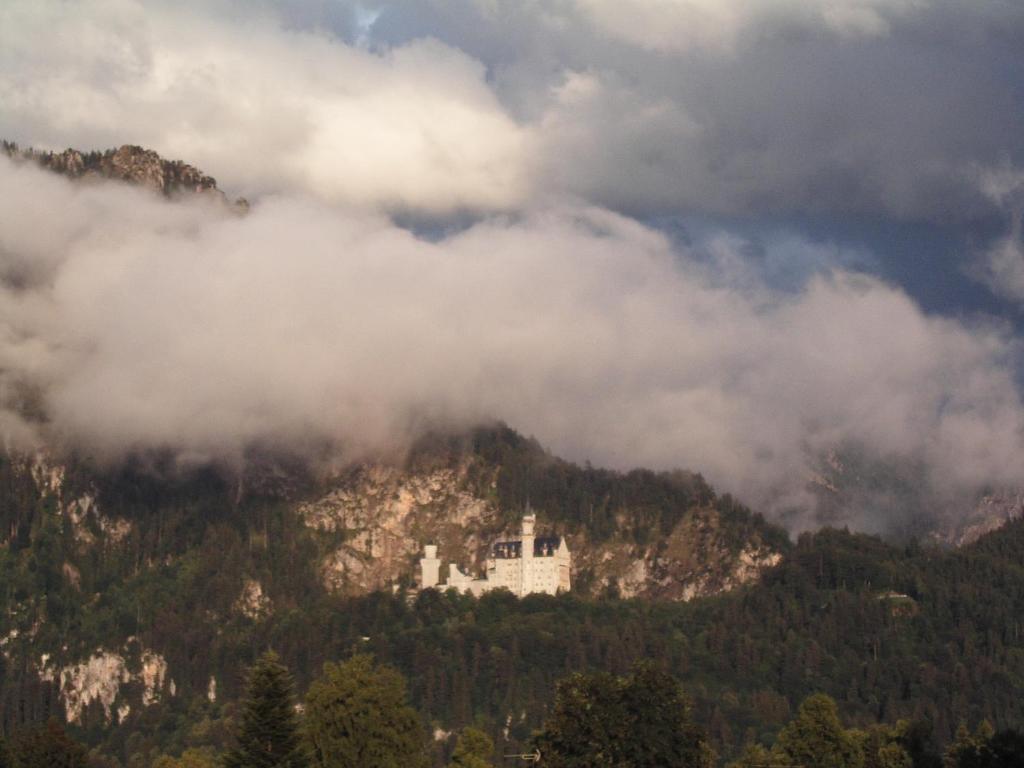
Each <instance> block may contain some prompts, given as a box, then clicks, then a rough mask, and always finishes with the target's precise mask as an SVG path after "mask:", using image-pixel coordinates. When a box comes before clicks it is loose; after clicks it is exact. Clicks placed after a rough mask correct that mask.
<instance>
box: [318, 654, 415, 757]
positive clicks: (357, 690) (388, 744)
mask: <svg viewBox="0 0 1024 768" xmlns="http://www.w3.org/2000/svg"><path fill="white" fill-rule="evenodd" d="M306 731H307V734H308V737H309V741H310V744H311V747H312V753H313V763H314V765H316V766H317V768H347V766H353V765H373V766H376V767H377V768H408V767H410V766H416V765H420V764H422V763H423V761H424V752H425V748H426V741H425V736H424V733H423V728H422V726H421V725H420V718H419V714H418V713H417V712H416V710H415V709H413V708H412V707H411V706H409V703H408V696H407V694H406V687H405V680H404V679H403V678H402V676H401V674H399V673H398V672H397V671H396V670H394V669H392V668H391V667H387V666H379V665H376V664H374V662H373V658H372V657H371V656H369V655H367V654H359V655H356V656H353V657H352V658H351V659H349V660H348V661H346V662H344V663H342V664H330V663H328V664H325V665H324V670H323V675H322V676H321V677H320V678H319V679H317V680H315V681H313V684H312V685H311V686H310V687H309V693H308V694H307V695H306Z"/></svg>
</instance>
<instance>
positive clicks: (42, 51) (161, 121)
mask: <svg viewBox="0 0 1024 768" xmlns="http://www.w3.org/2000/svg"><path fill="white" fill-rule="evenodd" d="M0 102H2V103H3V109H2V110H0V133H4V134H6V135H8V136H10V137H14V138H20V139H22V140H23V141H24V142H26V143H35V144H43V145H51V146H56V147H58V148H63V146H66V145H68V144H71V143H74V144H75V145H77V146H83V147H85V148H92V147H106V146H116V145H119V144H122V143H139V144H144V145H146V146H148V147H150V148H154V149H157V150H158V151H160V152H161V153H162V154H164V155H166V156H172V157H182V158H188V160H189V162H192V163H196V164H198V165H200V166H202V167H203V168H204V170H207V171H208V172H212V173H214V174H216V175H220V176H221V177H222V178H226V179H230V180H231V183H232V184H237V185H241V187H242V191H244V192H248V193H260V192H267V191H274V190H278V191H281V190H298V191H307V192H312V193H314V194H317V195H319V196H322V197H324V198H326V199H328V200H333V201H342V202H346V203H360V204H361V203H366V204H374V205H386V206H389V207H393V208H399V209H402V208H409V209H414V210H420V211H427V212H432V213H438V212H450V211H453V210H459V209H468V210H488V209H492V208H508V207H514V206H516V205H518V204H519V203H520V202H521V201H522V199H523V198H524V196H525V195H526V194H527V192H528V168H527V153H528V145H529V136H528V133H527V132H526V131H524V130H523V129H521V128H520V127H519V126H517V125H516V123H515V122H514V121H513V120H511V119H510V118H509V117H508V116H507V115H506V114H505V112H504V111H503V109H502V107H501V105H500V104H499V103H498V101H497V99H496V98H495V97H494V95H493V94H492V93H491V91H490V89H489V88H488V86H487V84H486V83H485V81H484V71H483V68H482V67H481V65H480V64H479V63H478V62H476V61H474V60H472V59H470V58H468V57H467V56H465V55H464V54H462V53H460V52H459V51H457V50H454V49H452V48H449V47H447V46H444V45H442V44H440V43H437V42H432V41H429V40H424V41H419V42H414V43H410V44H409V45H404V46H399V47H397V48H395V49H393V50H386V51H382V52H379V53H374V52H370V51H368V50H366V49H364V48H359V47H354V46H347V45H345V44H343V43H341V42H340V41H338V40H337V39H333V38H330V37H328V36H326V35H324V34H318V33H314V32H298V31H286V30H284V29H282V28H281V27H280V26H278V25H277V24H276V23H273V22H271V21H268V20H266V19H265V18H264V17H263V16H254V17H252V18H250V19H238V18H235V19H234V20H232V21H229V20H228V19H227V18H222V17H220V16H218V15H217V14H215V13H207V14H202V13H195V12H192V13H189V12H188V11H187V8H186V9H181V10H175V9H173V8H171V7H168V6H166V5H163V4H156V3H144V2H141V1H137V0H88V1H87V2H83V3H77V4H73V5H69V4H67V3H60V2H53V1H51V0H44V2H38V1H37V0H31V2H28V1H25V2H22V1H21V0H15V1H14V2H9V3H4V4H3V7H2V8H0Z"/></svg>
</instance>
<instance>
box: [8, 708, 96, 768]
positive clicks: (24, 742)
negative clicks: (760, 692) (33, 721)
mask: <svg viewBox="0 0 1024 768" xmlns="http://www.w3.org/2000/svg"><path fill="white" fill-rule="evenodd" d="M7 753H8V754H7V759H8V761H9V764H10V766H11V768H86V766H87V764H88V753H87V752H86V749H85V747H83V746H82V745H81V744H79V743H78V742H77V741H75V740H73V739H72V738H71V737H69V736H68V735H67V733H65V731H64V729H63V728H62V727H61V726H60V724H58V723H57V721H56V720H49V721H48V722H46V723H45V724H43V725H38V726H34V727H31V728H25V729H23V730H21V731H18V732H17V733H15V734H14V737H13V738H12V739H11V742H10V745H9V747H8V749H7ZM0 759H2V758H0Z"/></svg>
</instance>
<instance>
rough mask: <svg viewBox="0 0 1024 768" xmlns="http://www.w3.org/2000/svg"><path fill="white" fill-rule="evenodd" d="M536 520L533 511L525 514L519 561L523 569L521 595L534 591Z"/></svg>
mask: <svg viewBox="0 0 1024 768" xmlns="http://www.w3.org/2000/svg"><path fill="white" fill-rule="evenodd" d="M536 522H537V516H536V515H534V514H532V513H531V514H528V515H524V516H523V537H522V545H521V546H522V549H521V552H522V558H521V559H520V561H519V562H520V565H521V567H522V569H523V571H522V573H523V576H522V581H521V582H520V587H519V596H520V597H522V596H523V595H528V594H530V593H531V592H533V582H534V579H533V575H534V574H533V544H534V535H533V526H534V524H535V523H536Z"/></svg>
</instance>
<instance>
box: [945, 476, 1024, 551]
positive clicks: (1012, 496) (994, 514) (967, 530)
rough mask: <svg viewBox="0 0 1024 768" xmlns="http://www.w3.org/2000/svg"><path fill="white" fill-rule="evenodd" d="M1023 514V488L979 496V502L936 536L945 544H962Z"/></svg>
mask: <svg viewBox="0 0 1024 768" xmlns="http://www.w3.org/2000/svg"><path fill="white" fill-rule="evenodd" d="M1021 516H1024V491H1021V490H1019V489H1017V490H1002V491H997V492H994V493H988V494H985V495H984V496H982V497H981V498H980V499H978V503H977V504H975V505H974V507H973V508H972V509H971V511H970V512H968V514H967V515H966V516H965V517H964V518H963V519H962V520H960V521H957V523H956V525H951V526H949V527H948V528H946V529H945V530H942V531H940V532H938V534H937V535H936V539H937V540H938V541H940V542H942V543H943V544H948V545H951V546H954V547H963V546H966V545H968V544H973V543H974V542H975V541H977V540H978V539H980V538H981V537H982V536H984V535H985V534H987V533H992V531H996V530H998V529H1000V528H1002V527H1003V526H1004V525H1006V524H1007V523H1008V522H1010V521H1011V520H1013V519H1015V518H1018V517H1021Z"/></svg>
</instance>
